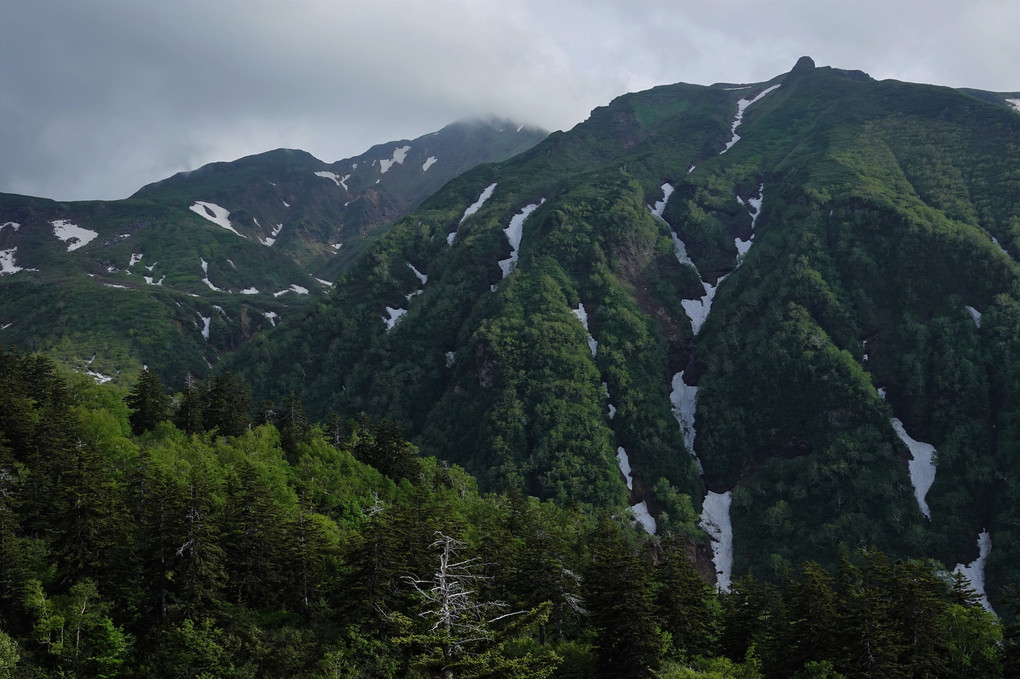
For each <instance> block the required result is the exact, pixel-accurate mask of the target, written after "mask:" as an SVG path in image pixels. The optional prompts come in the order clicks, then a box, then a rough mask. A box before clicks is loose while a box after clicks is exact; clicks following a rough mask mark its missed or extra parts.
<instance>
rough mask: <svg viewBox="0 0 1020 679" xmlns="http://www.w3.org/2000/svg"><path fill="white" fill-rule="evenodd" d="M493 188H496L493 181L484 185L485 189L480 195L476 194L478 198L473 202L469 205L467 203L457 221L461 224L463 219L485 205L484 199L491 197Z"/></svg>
mask: <svg viewBox="0 0 1020 679" xmlns="http://www.w3.org/2000/svg"><path fill="white" fill-rule="evenodd" d="M495 190H496V182H493V183H491V184H489V185H488V186H486V187H485V190H484V191H482V193H481V195H479V196H478V200H476V201H475V202H473V203H471V205H469V206H468V207H467V209H466V210H464V216H463V217H461V218H460V222H459V223H460V224H463V223H464V220H465V219H467V218H468V217H470V216H471V215H473V214H474V213H476V212H478V210H480V209H481V207H482V206H483V205H485V201H487V200H489V198H491V197H492V192H493V191H495Z"/></svg>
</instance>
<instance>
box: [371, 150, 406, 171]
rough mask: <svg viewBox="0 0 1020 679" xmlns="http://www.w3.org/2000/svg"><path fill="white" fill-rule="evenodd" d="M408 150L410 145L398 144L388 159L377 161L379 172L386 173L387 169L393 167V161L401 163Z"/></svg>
mask: <svg viewBox="0 0 1020 679" xmlns="http://www.w3.org/2000/svg"><path fill="white" fill-rule="evenodd" d="M410 150H411V147H410V146H400V147H398V148H395V149H393V156H392V157H391V158H390V159H389V160H380V161H379V172H380V173H381V174H386V172H387V170H389V169H390V168H391V167H393V164H394V163H396V164H399V165H403V164H404V159H405V158H407V152H408V151H410Z"/></svg>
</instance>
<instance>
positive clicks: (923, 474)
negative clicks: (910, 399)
mask: <svg viewBox="0 0 1020 679" xmlns="http://www.w3.org/2000/svg"><path fill="white" fill-rule="evenodd" d="M889 421H890V422H891V423H892V426H893V429H894V430H895V431H896V435H897V436H899V437H900V440H901V441H903V443H905V444H906V446H907V448H909V449H910V456H911V457H910V464H909V470H910V484H911V485H912V486H913V487H914V497H916V498H917V506H918V507H920V508H921V513H922V514H924V516H925V517H926V518H928V519H930V518H931V509H929V507H928V503H927V502H925V499H924V498H925V496H926V495H927V494H928V489H929V488H931V484H933V483H935V446H933V445H931V444H930V443H923V442H921V441H915V440H914V439H912V438H911V437H910V435H909V434H907V430H906V429H904V428H903V422H901V421H900V420H899V418H896V417H893V418H891V419H890V420H889Z"/></svg>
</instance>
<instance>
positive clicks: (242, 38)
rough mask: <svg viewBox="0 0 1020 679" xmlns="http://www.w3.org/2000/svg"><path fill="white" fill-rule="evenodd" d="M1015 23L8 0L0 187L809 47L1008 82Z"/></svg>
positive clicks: (819, 5)
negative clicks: (11, 1) (10, 1)
mask: <svg viewBox="0 0 1020 679" xmlns="http://www.w3.org/2000/svg"><path fill="white" fill-rule="evenodd" d="M11 5H13V6H11ZM1018 29H1020V6H1016V4H1015V3H1014V2H1013V0H984V1H980V0H978V1H974V0H972V1H971V2H968V3H958V2H950V1H948V0H925V1H921V0H892V1H890V0H884V1H881V2H879V1H876V0H855V1H853V2H850V1H848V0H825V1H820V0H771V1H769V2H766V1H764V0H713V1H712V2H696V1H694V0H685V1H680V2H662V1H655V2H653V1H651V0H637V1H635V0H609V1H602V2H597V3H592V2H586V1H583V0H560V1H556V0H541V1H540V0H502V1H501V2H495V1H489V0H438V1H435V2H425V1H424V0H378V1H371V2H370V1H368V0H360V1H358V0H289V1H288V2H280V1H279V0H274V1H272V2H270V1H269V0H243V1H242V0H175V2H153V1H150V0H90V1H89V2H87V3H84V2H80V0H33V1H32V2H23V3H7V5H5V8H4V9H3V10H2V13H0V46H2V49H3V53H4V55H5V59H4V67H3V68H0V148H2V149H3V150H4V152H3V160H2V161H0V191H8V192H18V193H28V194H33V195H44V196H50V197H55V198H58V199H64V200H68V199H82V198H119V197H123V196H126V195H128V194H130V193H131V192H133V191H134V190H135V189H137V188H138V187H140V186H142V185H144V184H146V183H148V182H150V181H154V180H157V179H160V178H163V177H165V176H168V175H170V174H172V173H173V172H176V171H178V170H183V169H192V168H194V167H197V166H200V165H202V164H204V163H207V162H211V161H214V160H230V159H233V158H237V157H240V156H242V155H247V154H251V153H259V152H261V151H265V150H269V149H272V148H276V147H280V146H287V147H293V148H302V149H305V150H307V151H310V152H311V153H313V154H314V155H316V156H318V157H320V158H322V159H323V160H327V161H332V160H337V159H339V158H342V157H348V156H352V155H356V154H358V153H360V152H362V151H364V150H365V149H366V148H367V147H368V146H370V145H371V144H374V143H378V142H383V141H387V140H389V139H398V138H406V137H414V136H418V135H420V134H423V133H426V132H429V131H431V130H434V129H438V128H439V127H441V126H443V125H445V124H446V123H448V122H451V121H453V120H455V119H458V118H462V117H465V116H468V115H474V114H488V113H494V114H497V115H505V116H510V117H513V118H515V119H518V120H520V121H521V122H529V123H535V124H539V125H542V126H544V127H547V128H550V129H566V128H569V127H571V126H573V125H575V124H576V123H578V122H580V121H581V120H583V119H584V118H585V117H586V116H587V114H588V112H589V111H590V110H591V109H592V108H594V107H595V106H599V105H602V104H605V103H607V102H608V101H609V100H611V99H612V98H613V97H615V96H617V95H619V94H623V93H624V92H628V91H635V90H639V89H645V88H647V87H651V86H654V85H657V84H663V83H671V82H680V81H683V82H693V83H703V84H709V83H712V82H716V81H724V80H725V81H739V82H756V81H761V80H766V79H768V78H771V77H772V76H774V75H777V74H779V73H782V72H784V71H786V70H788V69H789V68H790V67H791V66H792V65H793V63H794V62H795V61H796V59H797V58H798V57H799V56H801V55H804V54H808V55H811V56H812V57H813V58H814V59H815V61H816V62H817V63H819V64H820V65H833V66H838V67H842V68H859V69H862V70H865V71H868V72H869V73H871V75H872V76H873V77H876V78H896V79H900V80H910V81H916V82H930V83H936V84H943V85H949V86H954V87H964V86H967V87H978V88H982V89H990V90H998V91H1009V90H1016V89H1018V88H1020V81H1018V78H1020V75H1018V73H1017V71H1016V65H1017V64H1018V63H1020V40H1017V34H1018Z"/></svg>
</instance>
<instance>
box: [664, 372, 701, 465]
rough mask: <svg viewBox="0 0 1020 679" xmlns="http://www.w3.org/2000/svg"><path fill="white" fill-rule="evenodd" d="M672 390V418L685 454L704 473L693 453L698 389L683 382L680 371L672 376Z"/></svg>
mask: <svg viewBox="0 0 1020 679" xmlns="http://www.w3.org/2000/svg"><path fill="white" fill-rule="evenodd" d="M672 386H673V390H672V391H671V392H670V393H669V402H670V403H672V404H673V417H675V418H676V421H677V423H678V424H679V425H680V431H682V432H683V435H684V445H685V446H686V447H687V452H688V453H690V454H691V457H693V458H694V461H695V462H696V463H697V465H698V471H699V472H701V474H702V475H704V473H705V469H704V467H702V466H701V460H700V459H698V456H697V454H696V453H695V452H694V439H695V437H696V436H697V431H696V430H695V429H694V413H695V411H696V410H697V409H698V388H697V387H692V386H689V385H688V384H687V383H686V382H684V371H683V370H681V371H680V372H678V373H677V374H675V375H673V385H672Z"/></svg>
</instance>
